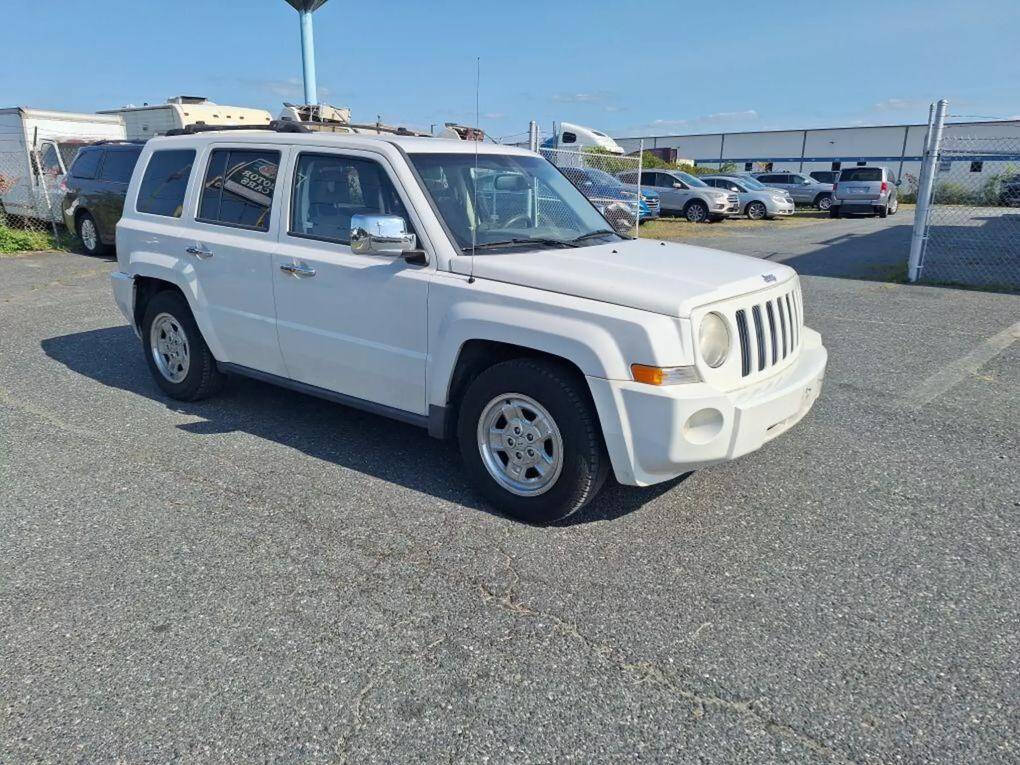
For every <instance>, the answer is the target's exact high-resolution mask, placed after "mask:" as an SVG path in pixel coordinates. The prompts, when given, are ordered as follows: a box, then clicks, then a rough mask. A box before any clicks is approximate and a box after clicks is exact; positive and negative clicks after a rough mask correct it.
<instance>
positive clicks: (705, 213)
mask: <svg viewBox="0 0 1020 765" xmlns="http://www.w3.org/2000/svg"><path fill="white" fill-rule="evenodd" d="M696 207H697V208H701V210H702V215H701V218H699V219H697V220H694V219H692V218H691V217H690V212H691V210H693V209H694V208H696ZM684 217H685V218H687V222H688V223H704V222H705V221H707V220H708V205H706V204H705V203H704V202H702V201H701V200H700V199H696V200H694V201H693V202H691V203H690V204H689V205H687V207H685V208H684Z"/></svg>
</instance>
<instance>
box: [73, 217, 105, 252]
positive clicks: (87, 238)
mask: <svg viewBox="0 0 1020 765" xmlns="http://www.w3.org/2000/svg"><path fill="white" fill-rule="evenodd" d="M77 229H78V231H77V234H78V239H79V240H81V246H82V248H83V249H84V250H85V253H86V254H87V255H103V254H104V253H106V252H107V250H108V249H109V248H108V247H107V246H106V245H105V244H103V242H102V240H101V239H100V238H99V225H98V224H97V223H96V219H95V218H93V217H92V214H91V213H84V214H82V215H80V216H79V217H78V225H77Z"/></svg>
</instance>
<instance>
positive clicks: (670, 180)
mask: <svg viewBox="0 0 1020 765" xmlns="http://www.w3.org/2000/svg"><path fill="white" fill-rule="evenodd" d="M656 175H657V176H658V178H659V182H658V183H656V184H655V185H656V186H659V187H660V188H664V189H671V188H673V184H674V183H676V182H677V180H676V178H674V177H673V176H672V175H669V174H668V173H656Z"/></svg>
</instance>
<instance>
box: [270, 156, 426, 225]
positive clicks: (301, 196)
mask: <svg viewBox="0 0 1020 765" xmlns="http://www.w3.org/2000/svg"><path fill="white" fill-rule="evenodd" d="M359 214H376V215H399V216H400V217H401V218H403V219H404V225H405V227H406V230H407V231H408V232H413V228H412V226H411V221H410V218H409V217H408V215H407V210H406V209H405V208H404V204H403V202H402V201H401V200H400V196H399V195H398V194H397V191H396V189H395V188H394V187H393V184H392V183H391V182H390V179H389V176H388V175H387V174H386V171H385V170H384V169H383V167H382V165H380V164H379V163H378V162H375V161H373V160H368V159H361V158H360V157H343V156H339V155H336V154H308V153H302V154H301V155H299V156H298V161H297V168H296V170H295V173H294V192H293V196H292V198H291V217H290V234H291V235H292V236H299V237H307V238H309V239H322V240H325V241H330V242H338V243H340V244H350V241H351V239H350V235H351V218H352V217H354V216H355V215H359Z"/></svg>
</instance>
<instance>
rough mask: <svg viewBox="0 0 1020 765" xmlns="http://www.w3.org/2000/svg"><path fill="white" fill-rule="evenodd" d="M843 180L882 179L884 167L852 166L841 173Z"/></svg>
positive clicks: (840, 178)
mask: <svg viewBox="0 0 1020 765" xmlns="http://www.w3.org/2000/svg"><path fill="white" fill-rule="evenodd" d="M839 180H840V182H842V181H880V180H882V168H880V167H851V168H850V169H849V170H843V171H841V172H840V174H839Z"/></svg>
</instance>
